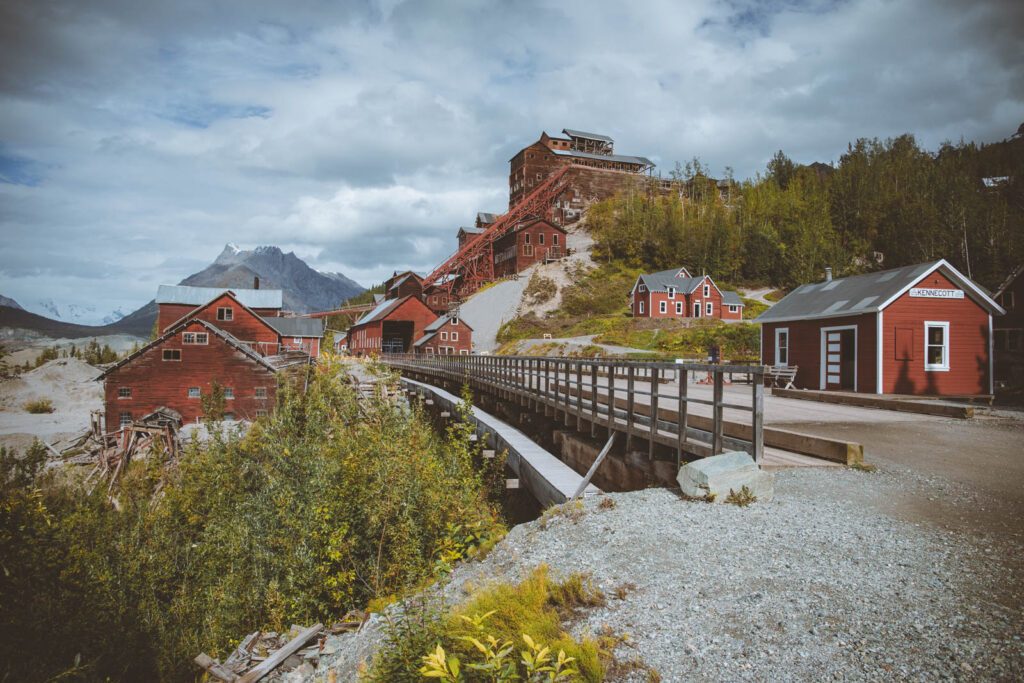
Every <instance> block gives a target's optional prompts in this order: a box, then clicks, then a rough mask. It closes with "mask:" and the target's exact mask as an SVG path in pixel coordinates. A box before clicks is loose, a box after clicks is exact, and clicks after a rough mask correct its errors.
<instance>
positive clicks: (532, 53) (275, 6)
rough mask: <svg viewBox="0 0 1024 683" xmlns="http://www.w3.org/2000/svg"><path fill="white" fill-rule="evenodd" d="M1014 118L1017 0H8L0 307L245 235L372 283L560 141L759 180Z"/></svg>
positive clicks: (135, 279) (418, 254)
mask: <svg viewBox="0 0 1024 683" xmlns="http://www.w3.org/2000/svg"><path fill="white" fill-rule="evenodd" d="M1022 120H1024V2H1014V1H1007V2H992V1H988V2H986V1H984V0H974V1H970V2H959V3H946V2H940V1H938V0H907V1H892V2H889V1H885V0H850V1H849V2H753V1H746V0H735V1H717V2H716V1H713V0H694V1H685V2H684V1H682V0H679V1H676V2H669V1H664V2H655V1H650V2H646V1H642V0H637V1H635V2H629V3H624V2H618V1H615V2H596V1H595V0H581V1H579V2H574V1H572V0H553V1H551V2H530V1H525V0H520V1H516V2H511V1H509V2H468V1H467V2H427V1H422V2H408V3H405V2H397V1H394V0H385V1H382V2H370V1H367V2H364V3H360V2H355V1H347V2H345V1H334V2H323V3H314V2H301V1H299V0H293V1H291V2H277V1H269V0H268V1H266V2H262V1H257V0H244V1H239V2H216V1H215V0H197V1H193V0H175V1H174V2H155V1H146V0H109V1H100V0H66V1H64V2H51V1H47V0H0V230H2V235H3V250H2V255H0V294H4V295H6V296H10V297H13V298H15V299H17V300H18V301H19V302H20V303H21V304H22V305H23V306H25V307H26V308H29V309H36V310H39V305H38V301H39V300H41V299H45V298H53V299H54V300H56V301H57V302H59V303H62V304H71V303H73V304H79V305H93V306H95V307H96V316H97V317H102V316H103V315H104V314H106V313H109V312H110V311H111V310H113V309H115V308H121V309H122V310H124V311H126V312H127V311H130V310H132V309H134V308H136V307H137V306H139V305H141V304H143V303H144V302H146V301H148V300H149V299H151V298H152V297H153V295H154V294H155V291H156V286H157V285H158V284H160V283H164V282H169V283H174V282H178V281H179V280H180V279H181V278H183V277H185V276H186V275H189V274H190V273H192V272H194V271H197V270H199V269H201V268H202V267H204V266H205V265H207V264H208V263H209V262H210V261H211V260H212V259H213V258H215V257H216V256H217V254H218V253H219V252H220V251H221V249H222V248H223V246H224V244H225V243H227V242H235V243H237V244H239V245H240V246H242V247H243V248H251V247H254V246H257V245H261V244H273V245H277V246H280V247H281V248H282V249H284V250H285V251H289V250H294V251H295V252H296V253H297V254H298V255H299V256H301V257H302V258H304V259H306V260H307V261H308V262H309V263H310V264H311V265H312V266H314V267H316V268H318V269H320V270H329V271H341V272H344V273H345V274H346V275H348V276H350V277H352V278H353V279H355V280H357V281H358V282H360V283H362V284H364V285H369V284H372V283H374V282H378V281H380V280H382V279H383V278H384V277H386V276H387V275H390V274H391V272H392V271H393V270H394V269H405V268H414V269H417V270H422V271H428V270H430V269H431V268H432V267H433V266H434V265H436V264H437V263H438V262H439V261H441V260H442V259H443V258H444V257H445V256H447V255H448V254H449V252H451V251H452V250H453V249H454V247H455V232H456V229H457V228H458V226H459V225H467V224H470V223H471V221H472V220H473V217H474V216H475V213H476V211H478V210H488V211H494V212H501V211H503V210H504V209H505V208H506V206H507V201H508V181H507V173H508V159H509V158H510V157H511V156H512V155H513V154H514V153H515V152H516V151H517V150H518V149H520V148H521V147H523V146H525V145H526V144H529V143H530V142H532V141H534V140H536V138H537V137H538V136H539V135H540V132H541V131H542V130H547V131H548V132H549V133H555V132H558V131H560V130H561V129H562V128H564V127H568V128H576V129H580V130H588V131H593V132H598V133H605V134H608V135H611V136H612V137H613V138H614V139H615V142H616V150H617V151H619V152H621V153H625V154H638V155H644V156H647V157H649V158H651V159H653V160H654V161H655V162H656V163H657V164H658V165H659V168H661V169H662V170H664V171H666V172H667V171H668V170H670V169H671V168H672V166H673V165H674V162H675V161H677V160H679V161H685V160H687V159H690V158H692V157H694V156H697V157H700V158H701V159H702V160H703V161H704V162H705V163H707V164H708V165H709V166H710V168H711V169H712V171H714V172H720V171H721V170H722V169H723V168H724V167H725V166H732V167H733V168H734V169H735V173H736V175H737V177H739V178H744V177H748V176H751V175H753V174H754V173H756V172H758V171H759V170H762V169H763V168H764V165H765V163H766V162H767V160H768V159H769V158H770V157H771V155H772V154H773V153H774V152H775V151H776V150H778V149H783V150H784V151H785V152H786V153H787V154H789V155H790V156H791V157H792V158H794V159H795V160H796V161H799V162H804V163H808V162H811V161H816V160H818V161H826V162H827V161H831V160H836V159H837V158H838V157H839V155H840V154H841V153H842V152H843V150H844V149H845V147H846V144H847V142H848V141H850V140H853V139H855V138H857V137H864V136H867V137H873V136H879V137H887V136H893V135H898V134H900V133H903V132H913V133H915V134H916V135H917V137H918V139H919V141H920V142H921V143H923V144H924V145H926V146H928V147H930V148H933V149H934V148H935V147H937V146H938V144H939V143H941V142H942V141H944V140H954V141H956V140H959V139H960V138H965V139H968V140H976V141H979V142H990V141H995V140H1001V139H1003V138H1005V137H1008V136H1009V135H1010V134H1011V133H1013V132H1014V131H1015V130H1016V128H1017V126H1018V125H1019V124H1020V123H1021V121H1022Z"/></svg>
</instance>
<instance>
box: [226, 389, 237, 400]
mask: <svg viewBox="0 0 1024 683" xmlns="http://www.w3.org/2000/svg"><path fill="white" fill-rule="evenodd" d="M234 397H235V388H234V387H224V398H225V399H227V400H228V401H230V400H232V399H233V398H234Z"/></svg>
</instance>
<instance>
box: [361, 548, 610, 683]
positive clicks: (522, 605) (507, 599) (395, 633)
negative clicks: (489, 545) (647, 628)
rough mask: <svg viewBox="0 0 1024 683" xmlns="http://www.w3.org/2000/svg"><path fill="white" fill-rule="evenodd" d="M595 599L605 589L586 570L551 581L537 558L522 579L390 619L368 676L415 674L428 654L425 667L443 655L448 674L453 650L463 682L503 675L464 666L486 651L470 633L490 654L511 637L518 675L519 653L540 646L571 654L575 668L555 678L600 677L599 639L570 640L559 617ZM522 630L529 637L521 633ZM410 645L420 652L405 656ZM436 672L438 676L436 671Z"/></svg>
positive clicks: (483, 658) (396, 678)
mask: <svg viewBox="0 0 1024 683" xmlns="http://www.w3.org/2000/svg"><path fill="white" fill-rule="evenodd" d="M600 604H604V595H603V594H602V593H601V592H600V591H599V590H597V589H596V588H595V587H594V586H593V584H592V583H591V581H590V580H589V578H588V577H585V576H582V575H577V574H574V575H572V576H570V577H568V578H567V579H566V580H565V581H555V580H553V579H552V578H551V576H550V574H549V572H548V568H547V567H546V566H545V565H541V566H539V567H537V568H536V569H535V570H534V571H533V572H531V573H530V575H529V576H528V577H527V578H526V579H525V580H524V581H523V582H522V583H519V584H508V583H499V584H495V585H491V586H488V587H485V588H482V589H480V590H478V591H477V592H476V593H474V594H473V595H472V596H471V597H470V598H469V600H468V601H467V602H465V603H464V604H462V605H460V606H459V607H457V608H455V609H453V610H451V611H449V612H447V613H446V614H439V613H430V612H429V611H428V612H426V613H425V612H424V611H423V610H422V609H421V607H422V606H421V605H417V606H416V607H414V608H413V609H407V610H406V611H405V613H404V616H402V617H400V618H397V619H395V620H393V622H392V625H391V628H390V630H389V632H388V638H387V642H386V643H385V646H384V647H383V649H382V650H381V651H380V652H379V653H378V655H377V658H376V659H375V660H374V665H373V668H372V669H371V672H370V674H369V676H368V680H370V681H374V682H379V683H383V682H384V681H387V682H388V683H395V682H402V681H416V680H420V679H419V677H420V676H421V675H422V674H421V668H422V667H424V666H430V665H429V664H428V662H427V661H425V658H426V659H430V658H431V657H433V661H434V666H431V667H430V668H432V669H434V670H440V668H441V662H442V661H443V662H445V663H446V664H447V665H448V674H450V673H451V671H450V662H451V658H452V657H455V658H456V659H457V660H458V661H459V665H458V666H459V672H460V674H461V675H462V676H463V677H464V680H466V681H492V680H510V679H501V678H496V677H489V675H488V672H483V671H480V670H478V669H474V668H471V667H470V666H468V665H469V664H484V663H486V662H487V661H490V660H489V659H488V657H487V655H486V653H485V652H484V651H482V650H481V648H480V647H478V646H477V644H476V643H474V642H473V641H472V640H469V639H475V640H476V641H477V642H479V643H480V644H481V645H482V646H483V648H484V650H490V651H491V653H492V655H493V654H495V653H497V652H500V651H501V650H502V649H504V648H505V647H506V644H507V643H510V644H512V645H513V646H514V650H515V651H516V654H517V656H516V657H515V658H514V660H515V662H516V666H517V672H516V673H517V674H518V675H520V676H525V675H526V674H527V668H528V667H527V665H525V664H524V663H523V661H522V660H523V656H522V655H523V652H524V651H525V652H527V653H531V655H532V656H534V657H536V655H537V653H539V652H540V651H541V650H543V649H544V648H547V652H548V653H549V654H550V655H551V657H552V661H557V660H558V653H559V652H560V651H561V652H562V653H564V656H563V661H565V660H567V659H568V658H572V661H571V668H574V669H577V670H578V672H579V673H578V675H576V676H573V677H571V678H568V679H561V680H583V681H601V680H604V679H603V676H604V664H603V663H602V661H601V658H600V656H599V655H600V652H599V650H600V648H599V644H598V642H597V641H596V640H595V639H593V638H590V637H585V638H582V639H580V640H577V639H574V638H573V637H572V636H571V635H569V634H568V633H566V632H565V631H564V630H563V628H562V624H563V622H565V621H566V620H568V619H571V618H572V617H573V615H574V613H575V612H576V611H578V610H580V609H584V608H587V607H593V606H596V605H600ZM425 614H426V616H424V615H425ZM524 634H525V635H526V636H528V637H529V640H524V638H523V636H524ZM492 639H493V640H492ZM531 642H532V644H531ZM438 646H441V648H442V651H443V653H444V657H443V658H440V657H438V653H437V647H438ZM417 647H418V650H417V649H416V648H417ZM413 651H416V652H418V653H419V654H418V656H417V657H415V658H412V657H410V656H409V655H410V652H413ZM505 661H506V660H502V662H503V663H504V662H505ZM435 677H437V678H440V679H441V680H445V679H444V677H443V676H435ZM449 680H450V679H449ZM456 680H457V679H456ZM520 680H534V679H532V678H526V679H522V678H521V679H520ZM537 680H549V679H548V678H543V679H537Z"/></svg>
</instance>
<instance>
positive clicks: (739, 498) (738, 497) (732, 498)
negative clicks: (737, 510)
mask: <svg viewBox="0 0 1024 683" xmlns="http://www.w3.org/2000/svg"><path fill="white" fill-rule="evenodd" d="M725 502H726V503H728V504H729V505H735V506H737V507H741V508H745V507H747V506H748V505H750V504H751V503H756V502H757V496H755V495H754V492H753V491H751V490H750V487H748V486H747V485H746V484H744V485H743V486H741V487H740V490H739V491H734V490H732V489H729V495H728V496H726V497H725Z"/></svg>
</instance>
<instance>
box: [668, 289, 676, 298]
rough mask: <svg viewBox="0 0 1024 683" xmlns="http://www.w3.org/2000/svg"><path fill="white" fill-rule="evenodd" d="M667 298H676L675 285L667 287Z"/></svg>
mask: <svg viewBox="0 0 1024 683" xmlns="http://www.w3.org/2000/svg"><path fill="white" fill-rule="evenodd" d="M668 298H669V299H675V298H676V288H675V287H669V288H668Z"/></svg>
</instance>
